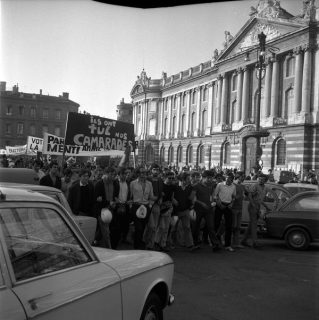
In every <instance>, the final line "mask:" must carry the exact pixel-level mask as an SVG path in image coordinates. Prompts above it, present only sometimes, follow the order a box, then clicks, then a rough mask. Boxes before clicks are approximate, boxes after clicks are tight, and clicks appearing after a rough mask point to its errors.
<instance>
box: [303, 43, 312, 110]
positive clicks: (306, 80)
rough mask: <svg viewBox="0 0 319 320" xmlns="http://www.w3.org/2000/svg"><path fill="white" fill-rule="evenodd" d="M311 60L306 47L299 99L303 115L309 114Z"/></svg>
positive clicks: (309, 51)
mask: <svg viewBox="0 0 319 320" xmlns="http://www.w3.org/2000/svg"><path fill="white" fill-rule="evenodd" d="M311 60H312V52H311V48H310V46H307V47H306V48H305V53H304V63H303V77H302V97H301V111H302V112H304V113H309V112H310V99H311Z"/></svg>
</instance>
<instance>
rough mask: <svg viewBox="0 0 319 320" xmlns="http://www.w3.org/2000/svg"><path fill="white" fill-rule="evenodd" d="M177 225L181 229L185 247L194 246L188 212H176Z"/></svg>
mask: <svg viewBox="0 0 319 320" xmlns="http://www.w3.org/2000/svg"><path fill="white" fill-rule="evenodd" d="M177 215H178V219H179V223H181V225H182V228H183V236H184V243H185V245H186V247H192V246H193V245H194V241H193V235H192V229H191V222H190V216H189V210H185V211H180V212H177Z"/></svg>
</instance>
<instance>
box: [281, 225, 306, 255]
mask: <svg viewBox="0 0 319 320" xmlns="http://www.w3.org/2000/svg"><path fill="white" fill-rule="evenodd" d="M285 240H286V244H287V246H288V247H289V248H291V249H295V250H306V249H307V248H308V247H309V243H310V237H309V234H308V232H307V231H306V230H304V229H302V228H292V229H290V230H288V231H287V233H286V236H285Z"/></svg>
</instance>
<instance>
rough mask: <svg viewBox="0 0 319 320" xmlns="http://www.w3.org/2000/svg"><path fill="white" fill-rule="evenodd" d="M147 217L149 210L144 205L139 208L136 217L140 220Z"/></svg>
mask: <svg viewBox="0 0 319 320" xmlns="http://www.w3.org/2000/svg"><path fill="white" fill-rule="evenodd" d="M146 215H147V209H146V207H145V206H144V205H143V204H142V205H140V206H139V207H138V209H137V210H136V216H137V217H138V218H140V219H145V218H146Z"/></svg>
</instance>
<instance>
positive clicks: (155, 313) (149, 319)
mask: <svg viewBox="0 0 319 320" xmlns="http://www.w3.org/2000/svg"><path fill="white" fill-rule="evenodd" d="M140 320H163V309H162V302H161V299H160V298H159V296H158V295H157V294H156V293H151V294H150V295H149V296H148V297H147V299H146V302H145V305H144V308H143V312H142V315H141V318H140Z"/></svg>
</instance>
